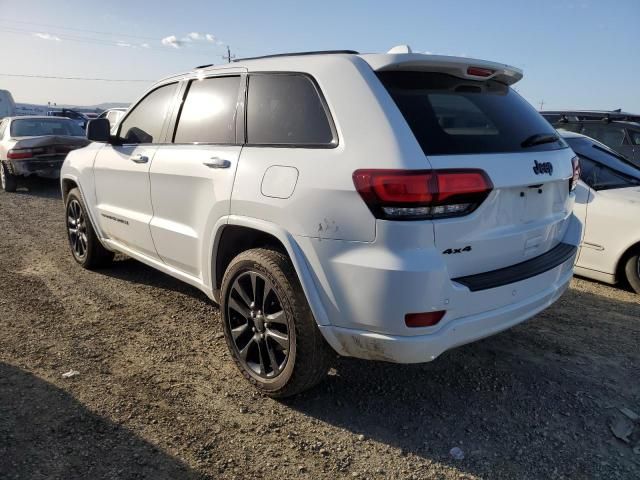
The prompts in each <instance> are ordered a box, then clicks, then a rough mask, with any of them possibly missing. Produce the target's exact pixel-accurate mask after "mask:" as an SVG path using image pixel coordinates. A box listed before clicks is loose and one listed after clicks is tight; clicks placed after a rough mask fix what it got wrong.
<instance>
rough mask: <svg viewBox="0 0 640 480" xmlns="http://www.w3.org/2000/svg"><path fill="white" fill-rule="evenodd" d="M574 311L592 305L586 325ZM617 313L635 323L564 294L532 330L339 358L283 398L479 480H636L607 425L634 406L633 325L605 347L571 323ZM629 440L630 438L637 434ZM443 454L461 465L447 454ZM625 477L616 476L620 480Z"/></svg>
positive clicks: (637, 313) (585, 297)
mask: <svg viewBox="0 0 640 480" xmlns="http://www.w3.org/2000/svg"><path fill="white" fill-rule="evenodd" d="M592 304H593V305H597V307H593V306H592ZM580 306H582V308H589V309H590V310H589V311H590V312H591V313H590V315H589V316H588V317H587V318H585V317H584V313H581V312H584V311H585V310H581V309H580ZM585 306H586V307H585ZM574 307H575V312H574V315H573V318H567V315H566V314H565V311H566V310H567V309H569V310H571V309H572V308H574ZM591 309H592V310H591ZM617 314H619V315H626V316H628V319H629V321H630V322H631V321H633V320H634V319H635V320H636V321H637V318H640V304H631V303H629V304H626V303H625V302H616V301H612V300H608V299H606V298H604V297H599V296H595V295H589V294H585V293H583V292H578V291H575V290H570V291H568V292H567V293H566V294H565V296H564V297H563V299H562V300H561V301H560V303H559V304H556V306H555V307H551V309H549V310H547V311H546V312H544V313H542V314H540V315H538V316H537V317H535V318H534V319H532V320H531V321H530V323H525V324H523V325H520V326H518V327H515V328H514V329H512V330H509V331H506V332H503V333H501V334H499V335H497V336H494V337H490V338H488V339H485V340H482V341H480V342H476V343H473V344H469V345H466V346H462V347H459V348H457V349H454V350H452V351H449V352H447V353H445V354H444V355H442V356H441V357H440V358H438V359H436V360H435V361H434V362H432V363H427V364H421V365H394V364H388V363H382V362H368V361H360V360H355V359H340V360H338V362H337V368H336V369H335V370H336V371H335V374H334V375H330V376H329V377H328V379H327V381H326V382H325V383H323V384H321V385H320V386H318V387H317V388H316V389H314V390H312V391H309V392H307V393H305V394H303V395H300V396H298V397H295V398H292V399H289V400H285V401H284V403H285V404H286V405H288V406H289V407H291V408H293V409H295V410H298V411H300V412H301V413H303V414H305V415H308V416H310V417H313V418H316V419H318V420H320V421H322V422H326V423H328V424H330V425H333V426H335V427H337V428H339V429H344V430H348V431H350V432H353V433H354V434H357V435H364V438H365V439H366V440H372V441H375V442H380V443H382V444H386V445H388V446H391V447H395V448H398V449H400V450H401V453H402V454H412V455H416V456H420V457H423V458H426V459H430V460H432V461H437V462H440V463H444V464H448V465H450V466H452V467H455V468H459V469H461V470H462V471H465V472H467V473H473V474H476V475H480V476H481V477H484V476H485V475H487V476H488V477H487V478H495V476H494V475H495V472H496V471H500V472H510V473H508V474H507V476H506V477H505V478H550V477H554V478H565V476H566V478H593V477H597V476H599V475H602V476H603V478H613V476H615V475H613V476H608V475H607V472H614V471H616V472H617V473H620V472H626V471H635V472H636V473H637V472H638V469H639V468H640V464H638V463H637V462H638V460H637V458H636V457H637V455H634V454H633V453H632V451H631V448H630V446H628V445H625V444H624V443H622V442H621V441H619V440H617V439H615V438H614V437H613V436H612V434H611V432H610V431H609V426H608V424H609V421H610V419H611V418H617V417H619V416H620V412H619V410H618V408H621V407H625V406H634V408H635V402H637V399H638V398H640V386H639V385H638V384H637V381H636V380H634V375H635V373H634V372H636V371H637V369H638V368H640V358H639V357H640V356H639V354H638V351H637V348H638V347H637V346H638V345H639V344H640V329H639V328H638V327H637V324H636V326H631V328H629V330H628V336H629V341H628V342H626V343H624V344H616V345H613V344H607V342H602V339H601V336H600V333H599V332H598V331H597V329H596V328H585V327H581V326H580V325H579V324H580V323H582V322H584V323H586V322H593V325H594V327H597V321H598V319H599V318H602V317H603V316H606V315H609V316H611V315H617ZM580 319H582V320H580ZM603 327H604V329H605V330H606V328H607V327H610V325H607V324H606V323H605V324H604V325H603ZM569 332H573V338H571V337H569V336H568V335H570V333H569ZM582 337H584V338H582ZM636 437H637V438H636ZM633 441H640V427H639V428H636V430H635V433H634V439H633ZM453 447H459V448H461V449H462V450H463V452H464V454H465V460H463V461H459V460H454V459H452V458H451V457H450V454H449V452H450V450H451V449H452V448H453ZM634 461H635V462H636V463H635V467H634V466H633V465H634ZM612 468H614V469H616V470H608V469H612ZM618 468H619V469H620V470H617V469H618ZM634 468H635V470H634ZM625 475H626V474H624V475H622V477H619V478H630V477H626V476H625ZM616 478H618V477H616Z"/></svg>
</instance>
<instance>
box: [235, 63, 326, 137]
mask: <svg viewBox="0 0 640 480" xmlns="http://www.w3.org/2000/svg"><path fill="white" fill-rule="evenodd" d="M247 142H248V143H252V144H270V145H333V144H335V139H334V135H333V131H332V129H331V124H330V123H329V119H328V117H327V112H326V111H325V109H324V105H323V103H322V100H321V99H320V94H319V92H318V90H317V89H316V87H315V85H314V83H313V82H312V80H311V79H310V78H309V77H307V76H305V75H299V74H260V75H251V76H250V77H249V95H248V102H247Z"/></svg>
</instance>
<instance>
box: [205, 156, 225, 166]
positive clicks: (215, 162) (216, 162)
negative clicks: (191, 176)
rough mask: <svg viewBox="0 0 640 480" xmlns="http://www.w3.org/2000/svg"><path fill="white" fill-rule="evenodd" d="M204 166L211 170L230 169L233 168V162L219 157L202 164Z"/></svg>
mask: <svg viewBox="0 0 640 480" xmlns="http://www.w3.org/2000/svg"><path fill="white" fill-rule="evenodd" d="M202 164H203V165H204V166H205V167H209V168H229V167H230V166H231V162H230V161H229V160H225V159H224V158H219V157H211V159H210V160H208V161H206V162H202Z"/></svg>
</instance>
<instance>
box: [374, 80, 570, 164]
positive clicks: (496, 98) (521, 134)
mask: <svg viewBox="0 0 640 480" xmlns="http://www.w3.org/2000/svg"><path fill="white" fill-rule="evenodd" d="M378 77H379V78H380V80H381V81H382V84H383V85H384V86H385V87H386V89H387V91H388V92H389V94H390V95H391V97H392V98H393V100H394V101H395V103H396V105H397V106H398V108H399V109H400V112H401V113H402V115H403V116H404V118H405V119H406V121H407V123H408V124H409V127H410V128H411V131H412V132H413V134H414V135H415V137H416V140H418V143H419V144H420V146H421V147H422V150H423V151H424V153H425V154H426V155H456V154H473V153H504V152H520V151H544V150H556V149H560V148H566V146H567V145H566V143H565V142H564V141H563V140H562V139H561V138H560V137H559V136H558V140H557V141H553V142H550V143H540V144H537V145H530V146H526V145H527V143H525V144H524V145H525V146H523V142H525V140H528V139H530V138H532V137H533V136H536V135H554V134H555V130H554V129H553V127H552V126H551V125H550V124H549V122H547V121H546V120H545V119H544V118H542V116H540V114H539V113H538V112H537V111H536V110H535V109H534V108H533V107H532V106H531V105H530V104H529V103H527V101H526V100H524V99H523V98H522V97H521V96H520V95H518V94H517V93H516V92H514V91H513V90H512V89H510V88H509V87H508V86H506V85H504V84H502V83H500V82H497V81H493V80H488V81H485V82H479V81H473V80H466V79H460V78H456V77H453V76H451V75H446V74H442V73H428V72H380V73H379V74H378Z"/></svg>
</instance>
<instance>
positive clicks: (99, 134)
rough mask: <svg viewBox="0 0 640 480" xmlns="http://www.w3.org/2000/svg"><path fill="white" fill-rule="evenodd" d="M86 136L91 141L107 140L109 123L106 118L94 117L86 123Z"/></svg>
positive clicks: (109, 133)
mask: <svg viewBox="0 0 640 480" xmlns="http://www.w3.org/2000/svg"><path fill="white" fill-rule="evenodd" d="M87 138H88V139H89V140H91V141H92V142H109V139H110V138H111V124H110V123H109V120H107V119H106V118H94V119H93V120H89V122H88V123H87Z"/></svg>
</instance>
